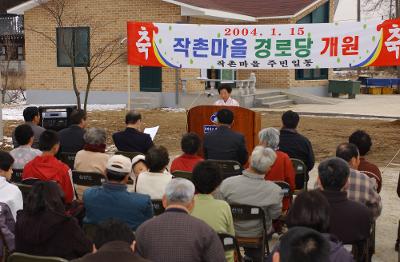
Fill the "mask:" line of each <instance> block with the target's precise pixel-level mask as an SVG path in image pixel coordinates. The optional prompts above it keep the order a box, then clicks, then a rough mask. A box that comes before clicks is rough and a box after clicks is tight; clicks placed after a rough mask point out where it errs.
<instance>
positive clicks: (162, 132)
mask: <svg viewBox="0 0 400 262" xmlns="http://www.w3.org/2000/svg"><path fill="white" fill-rule="evenodd" d="M124 115H125V111H123V110H121V111H107V112H90V113H89V126H96V127H103V128H105V129H106V130H107V134H108V137H107V139H108V145H112V139H111V134H112V133H113V132H115V131H117V130H122V129H123V128H124ZM142 116H143V121H144V122H145V124H146V126H147V127H152V126H156V125H159V126H160V129H159V132H158V134H157V136H156V139H155V143H156V144H158V145H164V146H166V147H167V148H168V150H169V153H170V156H171V159H172V158H173V157H174V156H175V155H178V154H180V138H181V135H182V134H184V133H185V132H186V114H185V113H184V112H167V111H162V110H146V111H142ZM280 117H281V114H280V113H262V128H265V127H276V128H279V127H280V126H281V122H280ZM19 123H20V122H18V121H5V133H4V134H5V135H6V136H8V137H10V136H11V132H12V130H13V129H14V128H15V126H16V125H17V124H19ZM357 129H362V130H365V131H367V132H368V133H369V134H370V135H371V137H372V139H373V147H372V151H371V152H370V154H369V155H368V158H369V159H370V160H371V161H373V162H375V163H377V165H378V166H380V167H381V168H383V167H384V166H386V164H387V163H388V162H389V161H390V160H391V159H392V157H393V156H394V155H395V153H396V152H397V150H399V149H400V132H399V131H400V121H399V120H397V121H388V120H367V119H349V118H327V117H309V116H307V117H306V116H304V117H301V121H300V125H299V132H300V133H302V134H303V135H305V136H306V137H308V138H309V139H310V140H311V143H312V145H313V148H314V152H315V155H316V161H317V162H320V161H321V160H323V159H325V158H327V157H331V156H334V154H335V149H336V146H337V145H338V144H339V143H342V142H346V141H347V139H348V136H349V135H350V134H351V133H352V132H353V131H355V130H357ZM2 149H5V150H10V149H11V147H10V145H5V146H4V145H3V146H2ZM109 150H110V151H112V150H115V149H114V148H113V147H112V146H110V147H109ZM399 162H400V156H399V157H398V158H397V162H396V163H399ZM398 169H399V168H395V169H393V168H392V169H389V170H387V171H386V172H385V173H384V177H383V190H382V192H381V194H380V195H381V197H382V203H383V211H382V215H381V216H380V218H379V219H378V220H377V234H376V242H377V250H376V254H375V255H374V257H373V261H374V262H375V261H376V262H381V261H385V262H386V261H388V262H389V261H390V262H392V261H395V258H396V257H397V253H395V252H394V248H393V247H394V242H395V239H396V232H397V222H398V219H399V217H400V216H399V208H398V207H399V199H398V198H397V195H396V185H397V179H398V174H399V170H398ZM316 173H317V172H316V168H314V169H313V171H312V173H311V182H310V184H313V183H312V181H315V178H316V176H317V174H316Z"/></svg>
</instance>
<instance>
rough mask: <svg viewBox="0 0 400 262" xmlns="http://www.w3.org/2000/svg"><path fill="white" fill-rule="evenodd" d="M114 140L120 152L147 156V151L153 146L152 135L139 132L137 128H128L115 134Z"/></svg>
mask: <svg viewBox="0 0 400 262" xmlns="http://www.w3.org/2000/svg"><path fill="white" fill-rule="evenodd" d="M112 138H113V140H114V144H115V146H116V147H117V148H118V150H119V151H126V152H140V153H143V154H146V153H147V150H149V148H150V147H152V146H153V141H152V140H151V137H150V135H149V134H144V133H142V132H139V131H138V130H136V129H135V128H126V129H125V130H124V131H121V132H117V133H114V134H113V136H112Z"/></svg>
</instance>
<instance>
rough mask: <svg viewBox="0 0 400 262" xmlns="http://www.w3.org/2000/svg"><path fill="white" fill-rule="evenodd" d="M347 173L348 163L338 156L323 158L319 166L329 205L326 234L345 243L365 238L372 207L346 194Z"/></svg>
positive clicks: (367, 232)
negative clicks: (328, 220) (328, 222)
mask: <svg viewBox="0 0 400 262" xmlns="http://www.w3.org/2000/svg"><path fill="white" fill-rule="evenodd" d="M349 175H350V169H349V165H348V164H347V163H346V161H344V160H343V159H341V158H338V157H333V158H329V159H327V160H324V161H322V162H321V163H320V164H319V166H318V183H319V184H320V185H321V187H322V194H323V195H324V196H325V197H326V199H327V200H328V202H329V205H330V217H329V219H330V226H329V233H331V234H332V235H334V236H336V237H338V239H339V240H340V241H342V242H343V243H345V244H349V243H354V242H356V241H360V240H363V239H366V238H367V237H368V236H369V234H370V229H371V225H372V222H373V216H372V212H371V210H369V209H368V208H367V207H366V206H365V205H363V204H361V203H358V202H356V201H353V200H350V199H349V198H348V197H347V195H348V194H347V192H346V188H347V187H348V184H349V180H350V178H349Z"/></svg>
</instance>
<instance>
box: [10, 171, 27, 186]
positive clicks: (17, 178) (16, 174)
mask: <svg viewBox="0 0 400 262" xmlns="http://www.w3.org/2000/svg"><path fill="white" fill-rule="evenodd" d="M23 172H24V170H23V169H13V173H12V176H11V182H14V183H21V182H22V174H23Z"/></svg>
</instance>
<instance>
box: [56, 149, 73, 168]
mask: <svg viewBox="0 0 400 262" xmlns="http://www.w3.org/2000/svg"><path fill="white" fill-rule="evenodd" d="M75 157H76V153H70V152H61V153H60V154H59V159H60V161H61V162H63V163H64V164H66V165H67V166H69V168H71V170H72V169H74V163H75Z"/></svg>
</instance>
